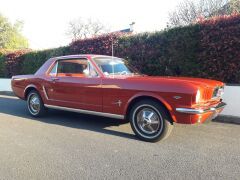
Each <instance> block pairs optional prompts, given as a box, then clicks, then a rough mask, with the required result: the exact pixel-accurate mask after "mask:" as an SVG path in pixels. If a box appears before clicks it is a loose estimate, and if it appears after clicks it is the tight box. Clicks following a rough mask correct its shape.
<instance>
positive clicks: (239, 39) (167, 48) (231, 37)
mask: <svg viewBox="0 0 240 180" xmlns="http://www.w3.org/2000/svg"><path fill="white" fill-rule="evenodd" d="M239 29H240V14H235V15H231V16H221V17H215V18H211V19H208V20H201V21H199V22H198V23H197V24H195V25H190V26H186V27H177V28H173V29H165V30H163V31H160V32H154V33H142V34H136V35H129V34H121V33H120V34H119V33H113V34H109V35H103V36H99V37H94V38H90V39H84V40H78V41H74V42H72V43H71V44H70V45H69V46H66V47H60V48H56V49H49V50H44V51H32V52H29V51H28V50H27V51H17V52H13V53H7V54H6V53H2V55H1V53H0V76H2V75H3V74H4V75H5V76H6V77H11V76H12V75H16V74H32V73H34V72H35V71H36V70H37V69H38V68H39V67H40V66H41V65H42V64H43V63H44V62H45V61H46V60H47V59H49V58H51V57H55V56H63V55H69V54H103V55H112V45H113V47H114V56H117V57H122V58H125V59H127V60H128V61H129V63H130V64H131V65H133V66H134V67H136V68H137V69H139V70H140V71H141V72H142V73H144V74H148V75H171V76H191V77H204V78H210V79H217V80H221V81H223V82H226V83H240V70H239V69H240V31H239Z"/></svg>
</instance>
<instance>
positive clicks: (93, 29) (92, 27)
mask: <svg viewBox="0 0 240 180" xmlns="http://www.w3.org/2000/svg"><path fill="white" fill-rule="evenodd" d="M106 32H108V30H107V28H106V26H105V25H104V24H103V23H101V22H100V21H98V20H93V19H90V18H89V19H83V18H77V19H74V20H71V21H70V22H69V24H68V29H67V32H66V34H67V36H68V37H70V38H71V39H72V40H73V41H76V40H78V39H85V38H90V37H94V36H97V35H100V34H103V33H106Z"/></svg>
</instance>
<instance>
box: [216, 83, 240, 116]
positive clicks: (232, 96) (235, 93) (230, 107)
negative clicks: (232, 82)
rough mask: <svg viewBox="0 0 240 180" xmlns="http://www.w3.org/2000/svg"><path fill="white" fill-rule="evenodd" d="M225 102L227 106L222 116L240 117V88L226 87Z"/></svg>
mask: <svg viewBox="0 0 240 180" xmlns="http://www.w3.org/2000/svg"><path fill="white" fill-rule="evenodd" d="M223 101H224V102H226V103H227V106H226V107H225V108H224V110H223V111H222V113H221V114H223V115H230V116H238V117H240V86H225V89H224V95H223Z"/></svg>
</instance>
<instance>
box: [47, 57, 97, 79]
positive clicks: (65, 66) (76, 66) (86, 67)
mask: <svg viewBox="0 0 240 180" xmlns="http://www.w3.org/2000/svg"><path fill="white" fill-rule="evenodd" d="M56 75H57V76H58V77H97V76H98V74H97V72H96V71H95V69H94V67H93V66H92V65H91V64H90V63H89V62H88V60H86V59H68V60H59V61H58V63H57V64H56V65H55V66H54V67H53V69H52V70H51V72H50V76H56Z"/></svg>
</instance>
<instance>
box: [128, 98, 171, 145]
mask: <svg viewBox="0 0 240 180" xmlns="http://www.w3.org/2000/svg"><path fill="white" fill-rule="evenodd" d="M130 123H131V127H132V129H133V131H134V133H135V134H136V135H137V136H138V137H139V138H140V139H142V140H144V141H149V142H156V141H159V140H162V139H165V138H167V137H168V136H169V134H170V133H171V131H172V128H173V125H172V123H171V118H170V117H169V115H168V113H167V110H166V109H165V108H164V107H163V106H162V105H161V104H159V103H157V102H155V101H152V100H142V101H139V102H137V103H136V104H134V106H133V107H132V109H131V111H130Z"/></svg>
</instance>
